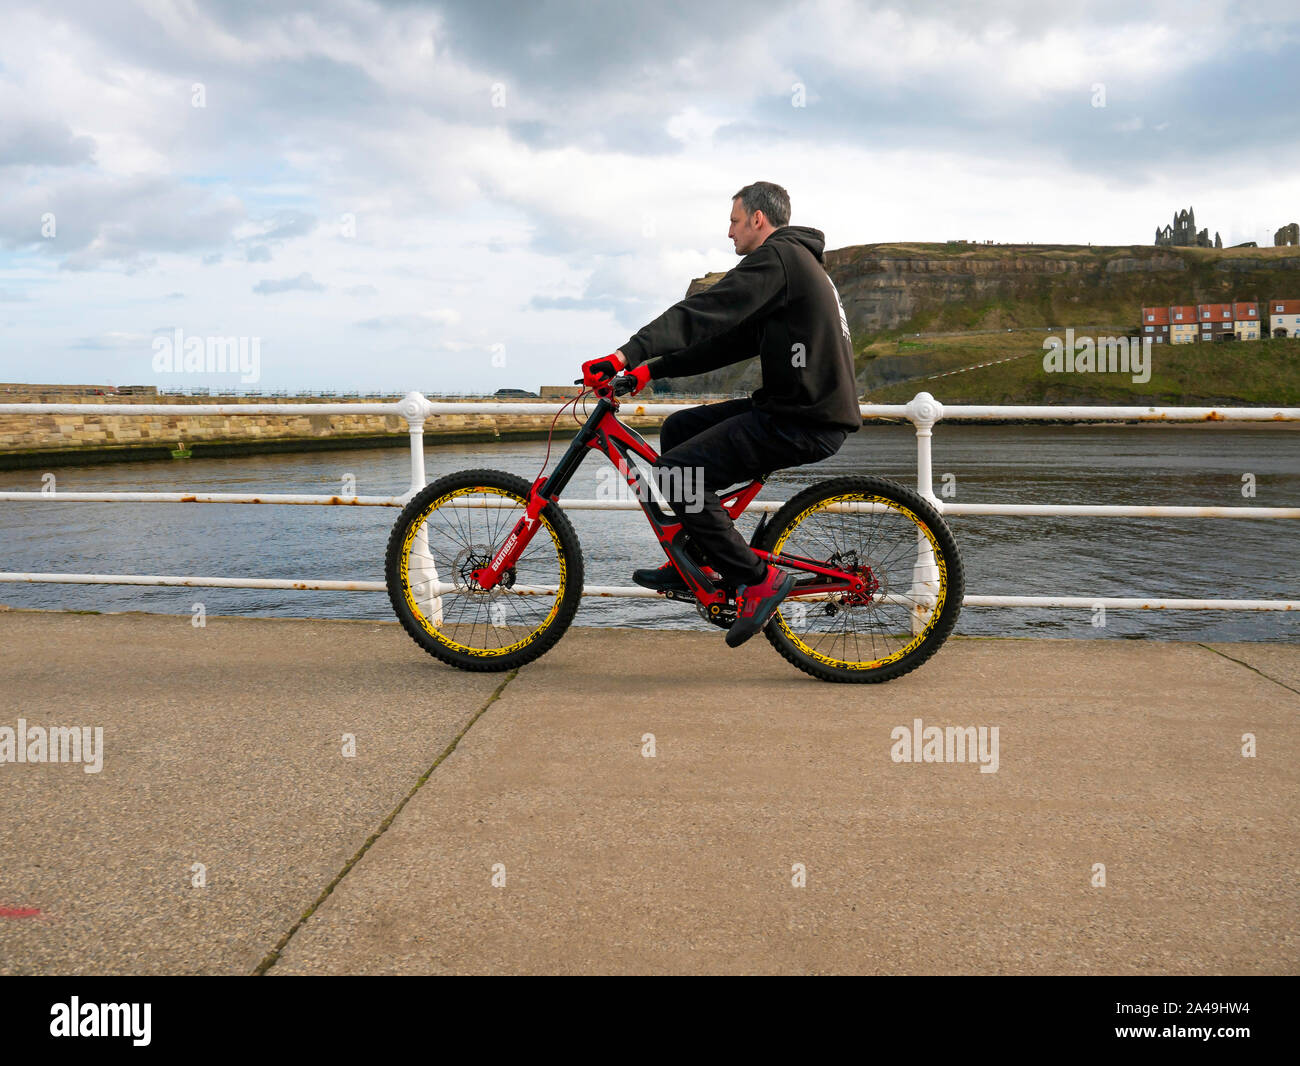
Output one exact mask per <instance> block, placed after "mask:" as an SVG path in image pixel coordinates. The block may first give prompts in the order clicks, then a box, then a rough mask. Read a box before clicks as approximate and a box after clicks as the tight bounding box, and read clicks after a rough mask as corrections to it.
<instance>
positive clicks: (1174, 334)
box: [1142, 300, 1300, 344]
mask: <svg viewBox="0 0 1300 1066" xmlns="http://www.w3.org/2000/svg"><path fill="white" fill-rule="evenodd" d="M1264 308H1265V314H1264V315H1261V314H1260V313H1259V303H1258V302H1256V301H1253V300H1252V301H1234V302H1232V303H1230V304H1185V305H1183V306H1181V307H1144V308H1142V336H1143V337H1150V338H1151V340H1152V341H1153V342H1154V343H1156V344H1193V343H1196V342H1197V341H1199V342H1201V343H1205V344H1208V343H1211V342H1213V341H1230V340H1238V341H1257V340H1259V338H1260V337H1261V336H1265V337H1300V300H1270V301H1268V302H1267V303H1266V304H1265V305H1264ZM1265 318H1267V319H1268V325H1267V327H1265V326H1264V325H1263V323H1264V319H1265Z"/></svg>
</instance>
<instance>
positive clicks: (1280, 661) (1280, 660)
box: [1206, 644, 1300, 695]
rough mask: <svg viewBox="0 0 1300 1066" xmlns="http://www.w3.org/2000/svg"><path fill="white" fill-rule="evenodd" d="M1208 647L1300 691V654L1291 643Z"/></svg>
mask: <svg viewBox="0 0 1300 1066" xmlns="http://www.w3.org/2000/svg"><path fill="white" fill-rule="evenodd" d="M1206 647H1208V648H1213V649H1214V650H1215V651H1217V652H1219V653H1220V654H1222V655H1226V656H1228V657H1229V658H1232V659H1236V660H1237V661H1238V662H1241V663H1243V664H1244V665H1246V666H1248V667H1249V668H1250V669H1252V670H1258V671H1259V672H1260V673H1261V674H1263V675H1264V676H1265V677H1271V678H1272V679H1273V680H1274V681H1276V682H1277V683H1278V684H1279V685H1282V686H1284V687H1285V688H1289V689H1291V690H1292V691H1294V692H1300V655H1296V654H1295V653H1294V651H1293V650H1292V647H1291V645H1288V644H1207V645H1206ZM1279 695H1280V694H1279Z"/></svg>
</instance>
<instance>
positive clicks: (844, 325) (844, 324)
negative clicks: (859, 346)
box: [826, 274, 853, 344]
mask: <svg viewBox="0 0 1300 1066" xmlns="http://www.w3.org/2000/svg"><path fill="white" fill-rule="evenodd" d="M826 284H827V285H829V286H830V287H831V292H833V293H834V294H835V306H836V307H838V308H839V309H840V332H841V333H843V334H844V339H845V340H846V341H848V342H849V343H850V344H852V343H853V338H852V337H851V336H850V335H849V316H848V315H846V314H845V313H844V304H842V303H841V302H840V290H839V289H837V288H836V287H835V282H833V281H831V276H830V275H829V274H827V275H826Z"/></svg>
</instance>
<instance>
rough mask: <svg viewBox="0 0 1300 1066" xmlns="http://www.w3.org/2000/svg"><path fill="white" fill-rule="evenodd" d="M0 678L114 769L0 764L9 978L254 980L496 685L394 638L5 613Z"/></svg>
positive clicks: (248, 622) (352, 631) (218, 623)
mask: <svg viewBox="0 0 1300 1066" xmlns="http://www.w3.org/2000/svg"><path fill="white" fill-rule="evenodd" d="M0 679H2V680H3V683H2V684H0V728H2V727H5V726H8V727H10V728H11V729H16V727H17V719H18V718H20V717H21V718H24V719H25V720H26V721H27V722H28V723H29V724H30V725H32V726H35V725H41V726H50V725H59V726H75V725H88V726H92V727H94V726H99V727H102V729H103V746H104V753H105V754H104V759H103V768H102V770H101V772H99V773H97V774H87V773H84V772H83V768H82V767H81V766H79V765H68V764H48V763H47V764H22V765H19V764H13V763H9V764H3V765H0V826H3V828H2V829H0V973H5V974H31V973H44V974H65V973H67V974H91V973H96V974H98V973H107V974H119V973H150V974H190V973H249V972H251V971H252V970H253V969H254V967H256V966H257V965H258V963H259V962H260V961H261V960H262V959H263V958H264V957H265V956H266V955H267V953H268V952H269V951H270V950H271V949H272V948H273V947H274V946H275V944H276V943H277V942H278V941H279V939H280V938H281V937H282V936H283V935H284V934H285V933H286V932H287V931H288V930H289V929H290V928H291V927H292V926H293V925H294V923H295V922H296V921H298V919H299V918H300V917H301V916H302V915H303V914H304V913H305V911H306V910H307V908H308V907H310V906H311V904H312V903H313V902H314V901H315V900H316V899H317V898H318V897H319V895H320V893H321V892H322V890H323V889H324V888H325V887H326V886H327V885H328V884H329V883H330V881H331V880H332V879H333V878H334V877H335V876H336V874H338V873H339V871H341V870H342V869H343V868H344V866H345V865H346V863H347V862H348V861H349V860H350V859H351V858H352V857H353V856H354V855H355V854H356V852H357V851H358V849H359V848H360V847H361V846H362V845H363V844H364V843H365V841H366V840H367V839H368V838H369V837H370V836H371V834H372V833H373V832H374V831H375V830H376V829H377V827H378V826H379V825H380V823H381V822H382V821H383V820H384V818H385V817H386V816H387V815H389V814H390V813H391V812H392V811H393V810H394V808H395V807H396V806H397V805H398V804H399V803H400V802H401V800H402V799H403V797H405V796H406V795H407V793H408V792H409V790H410V789H411V788H412V787H413V786H414V785H415V783H416V782H417V780H418V779H419V778H420V776H421V775H422V774H423V773H424V772H425V771H426V770H427V769H428V768H429V766H430V765H431V764H432V763H433V762H434V760H435V759H437V758H438V757H439V755H440V754H441V753H442V752H443V751H444V750H445V749H446V747H447V745H448V743H449V742H450V741H451V740H452V738H453V737H455V736H456V735H457V733H458V732H459V731H460V730H461V728H462V727H463V725H464V724H465V723H466V722H467V721H468V720H469V719H470V718H471V717H472V716H473V715H474V714H475V713H476V712H477V711H478V710H479V709H480V708H481V707H482V706H483V705H484V704H485V702H486V701H487V700H488V699H489V697H490V695H491V693H492V692H493V690H494V689H495V688H496V687H497V686H498V685H499V684H500V683H501V677H500V676H497V675H475V674H463V673H459V672H456V671H451V670H447V669H445V668H444V667H442V665H441V664H440V663H437V662H435V661H434V660H433V659H431V658H429V657H428V656H427V655H425V654H423V653H422V652H421V651H419V649H417V648H416V647H415V646H414V645H413V644H412V643H411V641H410V640H409V639H408V638H407V637H406V635H405V634H404V633H403V632H402V631H401V629H400V628H399V627H398V626H397V625H396V624H378V623H360V622H322V621H285V620H272V619H230V618H208V619H207V624H206V626H205V627H204V628H195V627H194V626H192V625H191V619H190V618H189V617H188V616H186V617H167V616H158V615H104V616H88V615H75V614H59V613H40V612H16V611H12V612H0ZM344 733H350V734H353V735H354V736H355V738H356V755H355V757H352V758H345V757H344V756H343V754H342V752H343V743H344V742H343V734H344ZM194 863H202V864H204V866H205V867H206V882H207V883H206V887H203V888H196V887H193V885H192V883H191V882H192V878H193V876H194V874H193V872H192V865H193V864H194ZM33 912H35V913H33Z"/></svg>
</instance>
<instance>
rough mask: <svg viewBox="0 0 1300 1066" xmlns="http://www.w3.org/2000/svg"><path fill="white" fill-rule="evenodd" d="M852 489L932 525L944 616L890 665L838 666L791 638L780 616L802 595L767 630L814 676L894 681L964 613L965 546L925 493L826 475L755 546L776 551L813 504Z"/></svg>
mask: <svg viewBox="0 0 1300 1066" xmlns="http://www.w3.org/2000/svg"><path fill="white" fill-rule="evenodd" d="M849 493H861V494H864V495H868V496H879V497H882V498H884V499H886V500H892V501H895V502H897V503H899V504H901V505H902V506H904V507H906V508H907V509H908V510H909V511H911V512H912V513H913V514H914V515H916V517H917V518H918V519H920V520H921V521H922V522H924V523H925V524H926V525H927V526H928V527H929V529H930V532H931V534H932V535H933V537H934V541H935V542H936V544H937V546H938V548H939V550H940V551H941V552H942V553H943V564H944V568H945V570H946V576H947V582H946V585H947V587H946V590H945V599H944V603H943V607H942V608H941V609H940V611H939V613H938V617H937V618H936V619H935V620H934V623H933V625H932V626H931V627H930V628H929V631H928V632H927V633H926V634H925V636H924V639H923V640H922V641H921V642H920V643H919V644H918V645H917V646H916V647H915V648H913V649H912V650H911V651H909V652H908V653H907V654H906V655H904V656H902V657H901V658H899V659H897V660H896V661H894V662H891V663H888V664H886V665H884V666H880V667H872V668H860V669H853V668H845V667H837V666H832V665H829V664H827V663H823V662H821V661H819V660H817V659H816V658H814V657H812V656H811V655H809V654H808V653H807V652H806V651H804V650H803V649H802V648H800V647H799V646H798V645H797V644H795V643H794V642H793V641H791V640H790V638H789V636H788V635H787V634H786V633H785V631H784V630H783V629H782V626H781V624H780V621H779V619H780V618H781V617H782V612H784V611H785V610H786V609H787V606H788V605H789V604H791V603H795V602H798V601H797V599H791V600H787V601H786V602H785V603H784V604H782V606H781V609H780V610H779V611H778V613H777V614H776V615H774V616H773V618H772V621H770V622H769V623H768V624H767V626H766V627H765V628H764V630H763V633H764V635H765V636H766V637H767V639H768V641H769V642H770V643H771V644H772V646H773V647H774V648H776V650H777V651H779V652H780V653H781V654H782V655H783V656H784V657H785V658H786V659H787V660H789V661H790V662H791V663H793V664H794V665H795V666H797V667H798V668H799V669H800V670H803V671H804V672H805V673H809V674H811V675H812V676H813V677H816V678H820V679H821V680H823V681H838V682H847V683H852V684H878V683H880V682H882V681H892V680H893V679H895V678H898V677H902V676H903V675H904V674H907V673H910V672H911V671H913V670H915V669H916V668H917V667H918V666H920V665H921V664H922V663H924V662H925V661H926V660H927V659H929V658H930V657H931V656H932V655H934V653H935V652H937V651H938V650H939V648H940V646H942V644H943V642H944V641H945V640H947V639H948V636H949V634H950V633H951V632H952V630H953V627H954V626H955V625H956V624H957V616H958V615H959V614H961V606H962V596H963V594H964V590H965V577H964V573H963V569H962V561H961V552H960V551H959V550H958V548H957V542H956V540H955V538H954V537H953V535H952V530H950V529H949V528H948V524H947V523H946V522H945V521H944V520H943V518H942V516H941V515H940V514H939V513H938V511H936V510H935V509H934V507H933V506H932V505H931V504H930V503H929V502H928V501H926V500H925V499H924V498H923V497H922V496H921V495H919V494H918V493H916V492H914V491H913V490H912V489H909V488H907V487H906V486H904V485H900V484H898V483H897V482H894V481H889V480H887V479H886V478H879V477H841V478H834V479H832V480H830V481H823V482H820V483H818V484H816V485H813V486H811V487H810V488H807V489H805V490H804V491H803V492H800V493H799V494H797V495H796V496H794V497H793V498H792V499H791V500H789V501H788V502H787V503H786V504H785V505H784V506H783V507H782V508H781V509H780V510H779V511H777V513H776V515H775V516H774V517H773V519H772V521H771V522H770V523H769V524H768V525H767V526H766V527H765V528H764V529H763V531H762V534H761V535H760V537H759V538H758V540H757V541H756V542H755V544H754V546H755V547H756V548H762V549H763V550H764V551H771V550H772V549H773V546H774V545H775V544H776V543H777V542H778V541H779V540H780V539H781V536H782V534H783V533H785V531H786V530H787V528H789V527H790V525H791V524H792V523H793V522H794V520H795V519H796V518H797V517H798V516H799V515H801V514H803V513H804V512H805V511H806V510H807V509H808V508H809V507H811V506H813V505H815V504H816V503H818V502H819V501H821V500H825V499H827V498H828V497H835V496H843V495H846V494H849ZM796 573H797V571H796ZM850 609H856V608H850Z"/></svg>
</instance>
